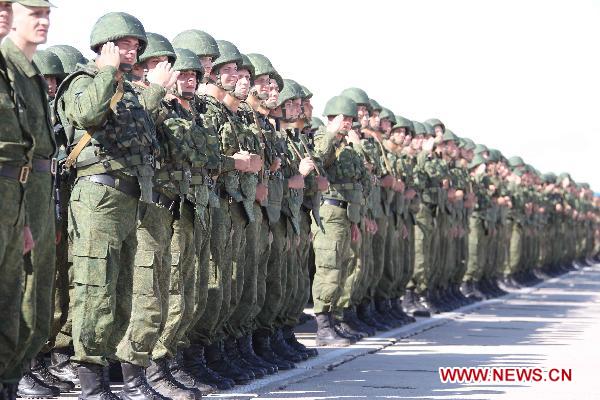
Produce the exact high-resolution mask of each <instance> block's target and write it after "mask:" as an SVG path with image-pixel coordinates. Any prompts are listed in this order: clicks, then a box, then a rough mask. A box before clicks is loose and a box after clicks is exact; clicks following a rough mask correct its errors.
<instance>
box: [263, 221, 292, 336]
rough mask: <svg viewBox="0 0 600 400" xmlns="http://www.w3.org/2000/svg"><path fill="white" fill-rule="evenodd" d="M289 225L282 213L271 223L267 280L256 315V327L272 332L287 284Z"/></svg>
mask: <svg viewBox="0 0 600 400" xmlns="http://www.w3.org/2000/svg"><path fill="white" fill-rule="evenodd" d="M290 231H291V226H290V224H289V222H288V219H287V218H286V217H285V216H284V215H282V216H281V218H280V219H279V221H277V222H276V223H274V224H272V225H271V234H272V237H273V242H272V243H271V251H270V254H269V261H268V263H267V281H266V293H265V300H264V302H263V304H262V308H261V310H260V312H259V313H258V315H257V316H256V327H257V328H258V329H266V330H268V331H271V332H273V330H274V328H275V321H276V319H277V317H278V316H279V312H280V311H281V308H282V306H283V302H284V295H285V290H286V284H287V260H288V255H287V254H288V252H289V245H290V244H289V242H288V241H289V240H290V239H291V238H290V233H291V232H290Z"/></svg>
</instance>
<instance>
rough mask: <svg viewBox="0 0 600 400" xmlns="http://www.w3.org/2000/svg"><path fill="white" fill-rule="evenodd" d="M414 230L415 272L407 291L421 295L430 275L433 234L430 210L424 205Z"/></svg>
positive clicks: (425, 288)
mask: <svg viewBox="0 0 600 400" xmlns="http://www.w3.org/2000/svg"><path fill="white" fill-rule="evenodd" d="M416 219H417V226H416V228H415V272H414V273H413V276H412V278H411V281H410V283H409V285H408V287H407V289H408V290H410V291H414V292H416V293H418V294H422V293H424V292H425V291H426V290H427V280H428V279H429V275H430V274H431V272H430V269H431V268H432V267H431V260H432V257H431V251H432V250H431V244H432V237H433V234H434V226H433V216H432V214H431V208H430V207H429V206H428V205H426V204H424V205H423V206H422V207H421V210H420V211H419V213H418V214H417V218H416Z"/></svg>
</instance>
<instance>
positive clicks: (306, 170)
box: [298, 157, 315, 176]
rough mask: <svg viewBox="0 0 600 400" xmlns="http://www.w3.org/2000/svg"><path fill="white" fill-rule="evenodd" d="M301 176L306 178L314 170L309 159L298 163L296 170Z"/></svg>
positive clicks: (306, 158) (312, 163)
mask: <svg viewBox="0 0 600 400" xmlns="http://www.w3.org/2000/svg"><path fill="white" fill-rule="evenodd" d="M298 169H299V170H300V173H301V174H302V176H308V174H310V173H311V171H313V170H314V169H315V163H314V162H313V160H311V159H310V158H309V157H305V158H303V159H302V160H301V161H300V166H299V168H298Z"/></svg>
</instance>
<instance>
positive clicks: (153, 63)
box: [146, 56, 169, 71]
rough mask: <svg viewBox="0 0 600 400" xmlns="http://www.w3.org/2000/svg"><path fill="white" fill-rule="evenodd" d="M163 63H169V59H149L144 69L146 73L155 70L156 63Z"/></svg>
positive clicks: (160, 57) (165, 57)
mask: <svg viewBox="0 0 600 400" xmlns="http://www.w3.org/2000/svg"><path fill="white" fill-rule="evenodd" d="M163 61H169V58H168V57H167V56H159V57H151V58H149V59H148V60H146V69H147V70H148V71H152V70H153V69H154V68H156V66H157V65H158V63H161V62H163Z"/></svg>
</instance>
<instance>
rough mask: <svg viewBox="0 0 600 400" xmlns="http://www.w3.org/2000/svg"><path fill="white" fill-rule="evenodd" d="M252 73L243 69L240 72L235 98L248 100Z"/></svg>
mask: <svg viewBox="0 0 600 400" xmlns="http://www.w3.org/2000/svg"><path fill="white" fill-rule="evenodd" d="M250 78H251V77H250V71H248V70H247V69H241V70H239V71H238V80H237V83H236V84H235V96H236V97H237V98H238V99H242V100H244V99H246V97H248V92H249V91H250Z"/></svg>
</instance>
